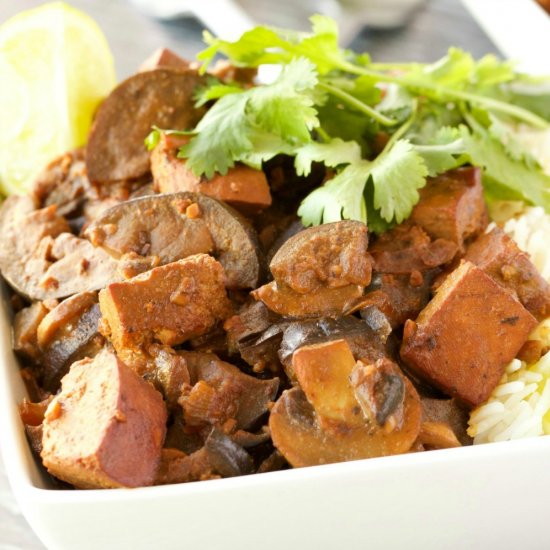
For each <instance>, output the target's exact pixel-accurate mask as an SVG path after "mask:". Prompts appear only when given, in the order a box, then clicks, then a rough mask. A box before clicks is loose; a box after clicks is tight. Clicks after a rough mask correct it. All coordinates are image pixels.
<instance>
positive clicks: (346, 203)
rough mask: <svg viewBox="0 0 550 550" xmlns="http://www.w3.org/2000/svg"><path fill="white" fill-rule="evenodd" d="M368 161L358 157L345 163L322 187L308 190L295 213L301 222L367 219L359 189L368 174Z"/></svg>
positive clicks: (361, 192) (306, 223)
mask: <svg viewBox="0 0 550 550" xmlns="http://www.w3.org/2000/svg"><path fill="white" fill-rule="evenodd" d="M369 170H370V162H368V161H366V160H360V161H358V162H356V163H354V164H350V165H349V166H346V168H344V169H343V170H342V171H341V172H340V173H339V174H338V175H336V176H335V177H334V178H332V179H331V180H329V181H328V182H326V183H325V184H324V185H323V186H322V187H319V188H317V189H315V191H313V192H312V193H310V194H309V195H308V196H307V197H306V198H305V199H304V200H303V202H302V204H301V205H300V208H299V209H298V215H299V216H300V217H301V218H302V223H303V224H304V225H305V226H309V225H319V224H320V223H330V222H335V221H339V220H343V219H346V220H359V221H362V222H363V223H366V221H367V209H366V205H365V198H364V196H363V192H364V190H365V185H366V183H367V179H368V177H369Z"/></svg>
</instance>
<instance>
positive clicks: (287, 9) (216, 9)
mask: <svg viewBox="0 0 550 550" xmlns="http://www.w3.org/2000/svg"><path fill="white" fill-rule="evenodd" d="M130 1H131V2H132V3H133V4H134V5H135V6H137V7H138V8H139V9H140V10H141V11H142V12H143V13H145V14H147V15H149V16H151V17H155V18H157V19H173V18H176V17H182V16H193V17H196V18H197V19H199V20H200V21H201V22H202V23H203V24H204V25H205V26H207V27H208V28H209V29H210V30H211V31H212V32H213V33H214V34H215V35H217V36H220V37H222V38H225V39H229V40H231V39H235V38H236V37H238V36H240V35H241V34H242V33H243V32H244V31H246V30H248V29H250V28H251V27H253V26H254V24H255V22H261V23H267V24H269V25H273V26H277V27H282V28H287V27H289V28H295V29H298V30H300V29H302V30H306V29H307V28H309V23H308V18H309V16H310V15H312V14H314V13H323V14H326V15H329V16H331V17H333V18H334V19H336V21H337V22H338V27H339V30H340V37H341V40H342V42H343V43H344V44H348V43H350V42H351V40H352V39H353V38H354V37H355V36H356V35H357V34H358V33H359V32H360V31H361V29H362V28H363V27H365V26H369V27H377V28H391V27H398V26H401V25H404V24H405V23H406V22H407V20H408V18H409V17H410V15H411V13H412V12H413V10H414V9H415V8H417V7H418V6H419V5H421V4H422V3H424V1H425V0H301V1H300V2H296V1H295V0H279V1H278V2H277V5H276V9H274V5H273V1H272V0H239V1H238V2H237V1H236V0H200V1H197V0H155V1H152V0H130Z"/></svg>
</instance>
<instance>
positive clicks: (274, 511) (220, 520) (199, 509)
mask: <svg viewBox="0 0 550 550" xmlns="http://www.w3.org/2000/svg"><path fill="white" fill-rule="evenodd" d="M0 286H1V287H2V289H1V291H0V292H1V296H2V299H1V304H0V434H1V438H2V450H3V454H4V461H5V464H6V470H7V473H8V477H9V479H10V482H11V485H12V488H13V491H14V493H15V496H16V498H17V500H18V502H19V505H20V506H21V508H22V510H23V513H24V515H25V517H26V518H27V520H28V522H29V523H30V525H31V526H32V528H33V529H34V530H35V531H36V533H37V535H38V536H39V537H40V538H41V539H42V541H43V542H44V544H45V545H46V546H47V547H48V548H49V549H60V550H61V549H62V550H73V549H78V550H88V549H90V550H91V549H94V550H96V549H101V550H110V549H113V550H114V549H117V550H119V549H124V550H125V549H130V548H131V549H135V550H141V549H143V550H145V549H147V550H149V549H152V548H158V549H161V550H171V549H178V550H179V549H182V548H193V549H196V550H214V549H216V550H217V549H220V550H233V549H237V548H238V549H239V550H259V549H261V550H281V548H286V549H290V550H294V549H299V548H303V549H307V550H309V549H312V550H325V549H327V550H328V549H330V550H334V549H336V548H341V549H342V550H354V549H363V548H365V549H366V548H368V549H376V550H378V549H386V548H387V549H394V548H395V549H398V550H403V549H405V548H406V549H416V548H418V549H420V548H421V549H422V550H430V549H434V550H435V549H438V550H439V549H442V548H444V549H464V548H468V549H476V548H480V549H481V548H482V549H492V548H497V547H498V548H500V549H502V550H507V549H512V548H518V547H524V548H529V549H530V550H533V549H535V550H536V549H539V548H540V549H546V548H548V547H549V546H550V540H549V539H550V537H549V535H548V511H547V510H548V495H550V475H549V466H550V437H540V438H535V439H529V440H522V441H514V442H508V443H496V444H489V445H482V446H477V447H467V448H461V449H451V450H444V451H430V452H425V453H418V454H409V455H401V456H395V457H388V458H378V459H370V460H362V461H357V462H348V463H344V464H334V465H327V466H317V467H312V468H302V469H296V470H288V471H283V472H273V473H268V474H257V475H251V476H247V477H239V478H232V479H222V480H213V481H203V482H196V483H189V484H182V485H169V486H163V487H149V488H143V489H128V490H125V489H118V490H103V491H98V490H94V491H82V490H56V489H52V488H51V486H50V485H49V483H48V480H47V477H46V476H44V475H43V474H42V473H41V471H40V468H39V467H38V465H37V463H36V461H35V460H34V458H33V456H32V454H31V452H30V449H29V446H28V444H27V441H26V438H25V434H24V429H23V425H22V423H21V421H20V419H19V415H18V408H17V405H18V403H19V402H20V401H21V399H22V398H23V397H24V395H25V389H24V385H23V383H22V380H21V377H20V374H19V372H18V371H19V366H18V362H17V360H16V358H15V356H14V354H13V353H12V351H11V328H10V314H9V307H8V301H7V292H6V290H5V287H4V286H3V285H2V284H0Z"/></svg>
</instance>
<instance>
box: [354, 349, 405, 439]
mask: <svg viewBox="0 0 550 550" xmlns="http://www.w3.org/2000/svg"><path fill="white" fill-rule="evenodd" d="M350 382H351V385H352V386H353V389H354V393H355V397H356V399H357V402H358V403H359V405H360V406H361V409H362V410H363V413H364V414H365V416H366V417H367V418H368V419H369V420H370V421H371V423H373V422H376V423H377V424H378V425H379V426H384V427H385V426H387V427H388V428H390V427H391V426H395V425H397V426H400V425H401V424H402V422H403V405H404V401H405V381H404V376H403V373H402V372H401V370H400V369H399V367H398V366H397V365H396V364H395V363H393V361H390V360H389V359H386V358H384V359H379V360H378V361H376V362H375V363H371V364H365V363H363V362H362V361H357V364H356V365H355V366H354V368H353V370H352V372H351V375H350Z"/></svg>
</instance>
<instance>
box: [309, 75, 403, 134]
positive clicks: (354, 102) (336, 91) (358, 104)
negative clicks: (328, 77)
mask: <svg viewBox="0 0 550 550" xmlns="http://www.w3.org/2000/svg"><path fill="white" fill-rule="evenodd" d="M318 86H319V87H320V88H322V89H323V90H326V91H327V92H328V93H329V94H332V95H333V96H336V97H338V98H339V99H341V100H342V101H345V102H346V103H347V104H348V105H351V106H352V107H355V109H357V110H358V111H360V112H362V113H365V114H366V115H367V116H369V117H371V118H373V119H374V120H376V121H377V122H379V123H380V124H382V125H383V126H395V125H396V124H397V123H398V122H399V121H398V120H394V119H393V118H389V117H387V116H385V115H383V114H382V113H380V112H378V111H377V110H376V109H373V108H372V107H370V106H369V105H367V104H366V103H363V102H362V101H359V100H358V99H357V98H356V97H353V96H352V95H351V94H348V93H347V92H344V90H341V89H340V88H336V87H335V86H331V85H330V84H327V83H326V82H319V84H318Z"/></svg>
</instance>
